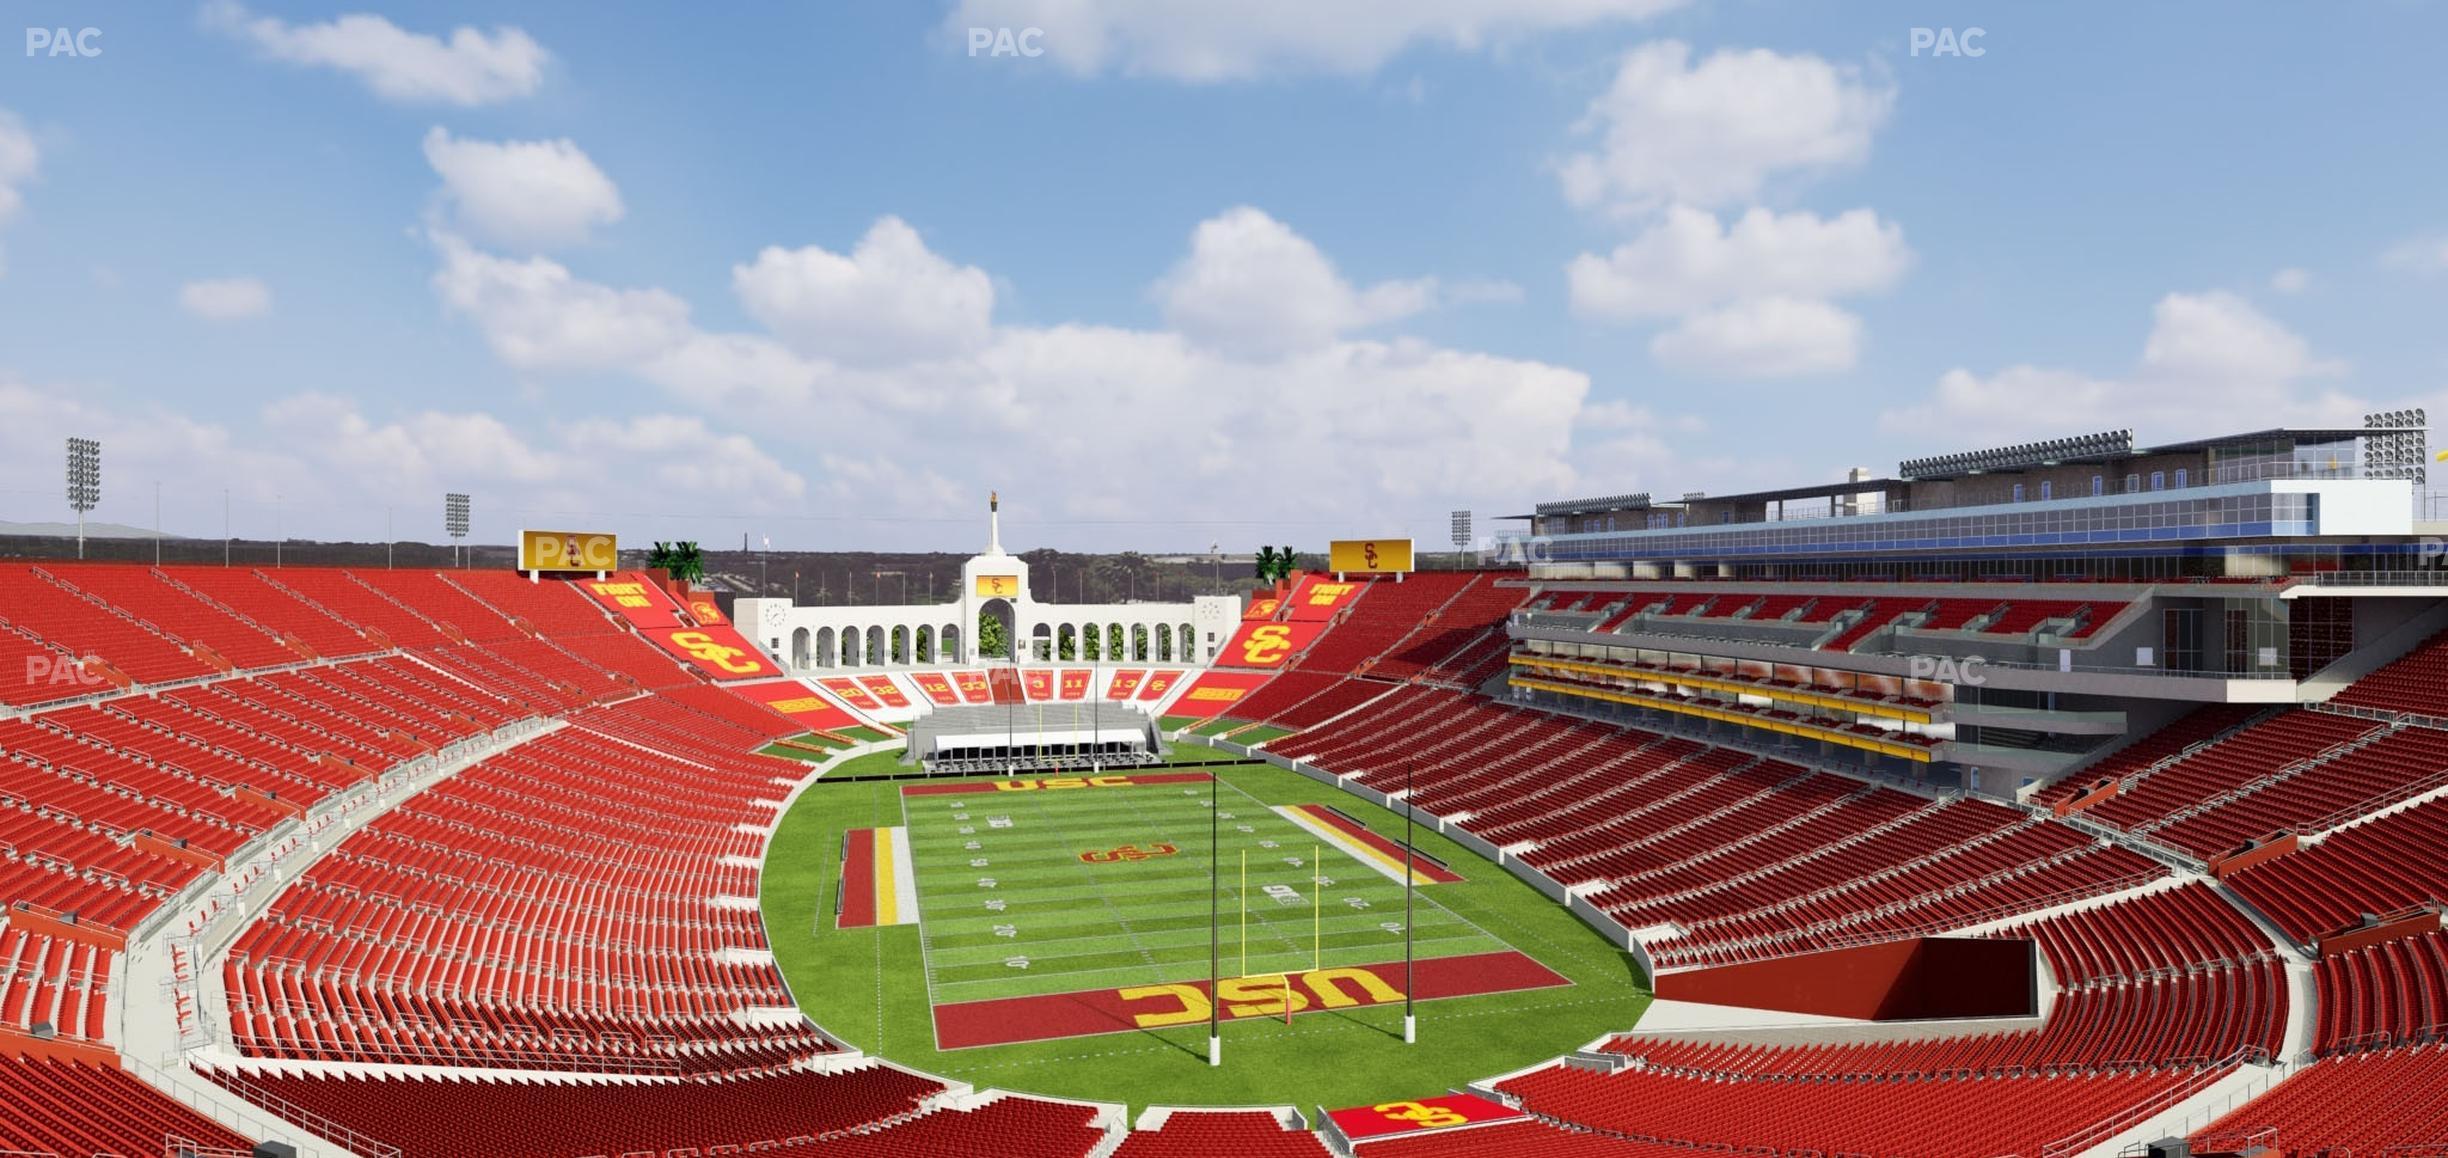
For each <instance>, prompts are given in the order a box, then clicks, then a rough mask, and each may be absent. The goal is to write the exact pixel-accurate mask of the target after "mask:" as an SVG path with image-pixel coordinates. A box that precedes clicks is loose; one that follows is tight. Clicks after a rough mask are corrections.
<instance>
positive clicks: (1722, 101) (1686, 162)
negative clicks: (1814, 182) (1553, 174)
mask: <svg viewBox="0 0 2448 1158" xmlns="http://www.w3.org/2000/svg"><path fill="white" fill-rule="evenodd" d="M1894 105H1895V90H1894V89H1893V88H1892V87H1888V86H1886V85H1883V84H1878V83H1875V82H1873V81H1871V80H1868V79H1866V78H1864V77H1863V76H1862V74H1861V70H1860V69H1858V68H1856V67H1853V66H1850V65H1838V64H1833V63H1830V62H1829V61H1826V60H1824V59H1821V58H1819V57H1817V56H1812V55H1809V54H1796V55H1791V56H1787V55H1782V54H1779V53H1775V52H1771V51H1768V50H1766V49H1750V50H1745V51H1736V50H1731V49H1729V50H1725V51H1721V52H1717V53H1714V54H1712V55H1710V56H1709V57H1708V58H1707V59H1705V60H1702V61H1700V62H1699V63H1698V64H1696V65H1695V64H1693V63H1692V62H1691V47H1690V46H1689V45H1687V44H1684V43H1682V42H1680V41H1674V40H1661V41H1654V42H1651V43H1648V44H1643V45H1641V46H1639V47H1637V48H1635V49H1633V50H1632V51H1631V52H1629V53H1627V54H1626V55H1625V57H1624V60H1623V64H1622V66H1621V67H1620V68H1619V69H1618V70H1617V72H1616V74H1615V80H1614V83H1613V84H1612V85H1610V86H1609V87H1608V89H1607V91H1606V92H1605V93H1603V94H1601V95H1600V96H1599V97H1598V98H1597V99H1596V100H1594V101H1592V102H1591V103H1590V107H1589V112H1588V114H1587V115H1586V116H1585V117H1584V118H1583V120H1582V123H1581V129H1582V131H1584V132H1590V133H1595V134H1596V135H1597V136H1598V144H1597V147H1596V148H1595V149H1593V150H1591V151H1588V152H1583V153H1577V154H1574V155H1573V156H1571V157H1569V158H1567V159H1565V161H1564V162H1563V163H1562V165H1561V166H1560V167H1559V176H1560V177H1561V178H1562V181H1563V186H1564V193H1565V196H1566V197H1567V198H1569V199H1570V200H1571V201H1572V203H1573V204H1575V205H1578V206H1582V207H1584V208H1606V209H1610V210H1614V211H1618V212H1648V211H1651V210H1655V209H1657V208H1660V207H1662V206H1664V205H1667V204H1671V203H1675V202H1683V203H1689V204H1693V205H1700V206H1716V205H1724V204H1731V203H1741V202H1746V201H1752V200H1756V199H1758V198H1759V196H1760V194H1761V192H1762V191H1763V189H1764V187H1765V186H1766V185H1767V183H1768V182H1769V180H1770V179H1771V178H1773V177H1777V176H1779V175H1784V174H1807V173H1817V172H1824V171H1827V170H1831V169H1838V168H1844V167H1849V166H1853V165H1858V164H1860V163H1862V162H1863V161H1864V160H1865V159H1867V158H1868V157H1869V155H1870V141H1871V137H1872V136H1873V135H1874V134H1875V133H1876V132H1877V131H1878V129H1879V127H1880V126H1881V125H1883V124H1884V123H1885V122H1886V120H1887V116H1888V113H1889V112H1890V111H1891V110H1892V109H1893V107H1894Z"/></svg>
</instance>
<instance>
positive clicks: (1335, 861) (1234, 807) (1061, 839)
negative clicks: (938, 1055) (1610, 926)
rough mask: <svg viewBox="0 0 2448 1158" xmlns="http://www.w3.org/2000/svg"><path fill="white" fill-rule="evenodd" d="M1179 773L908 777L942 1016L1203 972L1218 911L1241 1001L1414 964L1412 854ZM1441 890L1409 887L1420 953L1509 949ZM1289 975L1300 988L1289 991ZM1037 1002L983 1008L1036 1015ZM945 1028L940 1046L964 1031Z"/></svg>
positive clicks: (1218, 942)
mask: <svg viewBox="0 0 2448 1158" xmlns="http://www.w3.org/2000/svg"><path fill="white" fill-rule="evenodd" d="M1175 775H1176V776H1178V777H1180V779H1173V778H1167V777H1156V778H1155V779H1157V780H1158V782H1155V783H1141V781H1143V780H1148V779H1150V777H1144V776H1140V777H1122V776H1115V777H1099V778H1096V779H1093V780H1091V779H1089V778H1085V777H1069V778H1059V779H1056V778H1048V779H1020V780H1011V781H991V782H984V783H982V784H978V785H972V786H971V787H978V788H982V789H983V790H981V791H969V792H947V791H939V790H940V789H942V788H945V787H949V786H944V785H924V784H921V785H909V786H904V787H903V789H902V798H901V806H902V812H903V816H904V819H905V824H906V828H907V830H908V833H909V844H910V856H911V860H912V862H913V863H914V865H915V867H916V873H917V889H918V905H919V926H920V927H919V936H920V940H921V943H922V946H923V948H924V953H925V961H926V980H927V989H928V998H929V1002H930V1004H932V1005H933V1006H934V1007H935V1008H936V1009H937V1010H938V1011H939V1016H940V1015H941V1014H942V1012H943V1011H944V1010H945V1009H946V1007H954V1006H964V1005H968V1004H970V1003H974V1002H985V1001H993V1000H994V999H999V998H1015V997H1029V996H1040V995H1050V994H1103V993H1109V992H1114V991H1120V990H1132V989H1137V988H1141V987H1151V986H1159V985H1163V984H1166V983H1177V982H1203V981H1205V980H1206V979H1207V978H1208V975H1209V969H1210V967H1211V960H1210V952H1211V949H1210V929H1211V921H1212V927H1213V928H1214V930H1215V934H1216V935H1215V938H1214V942H1215V952H1217V953H1218V954H1219V955H1220V957H1221V961H1220V963H1217V966H1216V967H1218V968H1220V969H1221V971H1222V975H1223V976H1224V977H1226V978H1233V979H1250V980H1249V983H1247V984H1244V985H1241V986H1239V987H1238V988H1239V989H1240V990H1241V991H1243V992H1244V993H1246V994H1248V995H1249V997H1250V1000H1247V1001H1242V1002H1239V1003H1238V1004H1241V1005H1244V1006H1249V1005H1256V1006H1261V1007H1270V1008H1272V1009H1274V1010H1276V1011H1278V1012H1280V1011H1281V1010H1282V1007H1283V1006H1284V1005H1285V1004H1286V1002H1287V1001H1291V1002H1293V1003H1294V1004H1295V1009H1296V1011H1299V1012H1306V1010H1300V1009H1299V1008H1298V1006H1299V1004H1301V1003H1308V1004H1310V1005H1311V1007H1312V1008H1322V1005H1321V1003H1318V1002H1315V1001H1313V1000H1311V997H1312V995H1311V994H1309V993H1307V992H1305V991H1303V990H1301V989H1300V988H1298V986H1299V985H1300V982H1299V981H1298V980H1296V979H1297V978H1299V977H1300V976H1301V975H1304V974H1313V973H1316V972H1318V971H1321V970H1330V969H1340V968H1350V967H1367V966H1384V965H1389V964H1399V963H1400V962H1401V961H1402V959H1403V902H1404V896H1403V886H1402V882H1401V879H1400V867H1399V866H1400V862H1401V857H1400V853H1399V851H1397V852H1396V854H1395V856H1394V857H1393V860H1394V862H1395V864H1394V866H1392V871H1391V872H1390V873H1389V871H1387V869H1388V866H1385V865H1383V864H1381V863H1375V862H1373V861H1370V860H1364V859H1362V857H1361V856H1360V855H1355V853H1354V852H1353V851H1351V850H1349V849H1347V848H1345V847H1343V846H1341V845H1339V844H1338V843H1337V842H1336V841H1335V840H1334V839H1333V837H1331V836H1327V835H1321V834H1319V833H1317V832H1314V831H1312V830H1311V829H1309V828H1305V827H1303V826H1302V825H1301V824H1299V823H1296V822H1295V821H1294V820H1292V819H1290V818H1288V817H1287V816H1285V815H1284V814H1283V813H1280V812H1277V811H1276V810H1275V809H1274V808H1272V807H1270V806H1269V805H1268V804H1266V802H1264V801H1262V800H1260V799H1258V798H1257V797H1255V796H1252V795H1250V794H1248V793H1246V792H1243V791H1240V790H1238V789H1236V788H1234V787H1233V786H1232V784H1231V783H1230V782H1229V781H1217V780H1214V779H1210V778H1208V777H1206V775H1205V774H1204V773H1178V774H1175ZM1049 785H1052V786H1049ZM1211 812H1212V813H1213V821H1212V823H1211V822H1210V813H1211ZM1330 831H1331V830H1330ZM1338 835H1341V834H1338ZM1211 841H1212V842H1213V843H1214V846H1215V847H1214V850H1213V851H1214V857H1213V859H1212V860H1211V859H1210V849H1209V844H1210V842H1211ZM1420 867H1422V868H1427V867H1431V866H1420ZM1211 871H1213V874H1214V875H1212V876H1211ZM1422 875H1425V874H1422ZM1211 881H1212V883H1213V884H1214V891H1213V893H1212V894H1211V893H1210V884H1211ZM1437 887H1439V886H1437V885H1434V884H1429V885H1426V886H1425V887H1420V888H1417V889H1415V890H1414V893H1413V897H1412V910H1413V923H1414V932H1413V942H1414V943H1413V950H1414V952H1415V953H1416V955H1417V956H1418V957H1419V958H1420V959H1423V960H1425V959H1429V958H1449V957H1460V956H1465V955H1485V954H1498V953H1505V952H1509V951H1510V950H1511V949H1512V946H1510V945H1508V944H1506V943H1505V942H1504V941H1503V940H1502V939H1501V938H1499V937H1497V936H1495V935H1494V934H1491V933H1489V932H1487V931H1486V930H1484V929H1481V928H1479V927H1478V926H1476V925H1474V924H1472V923H1471V922H1469V921H1468V920H1465V919H1464V918H1462V917H1459V916H1456V915H1455V914H1454V913H1452V912H1450V911H1448V910H1447V909H1446V908H1444V907H1443V906H1442V905H1439V904H1437V903H1436V898H1435V893H1436V889H1437ZM1211 895H1212V897H1213V899H1214V904H1213V906H1212V911H1211V905H1210V897H1211ZM1279 978H1280V980H1278V979H1279ZM1554 983H1557V984H1563V983H1565V982H1564V981H1563V980H1562V979H1561V978H1556V979H1555V981H1554ZM1286 984H1291V985H1293V986H1294V987H1295V993H1296V994H1298V996H1297V997H1296V998H1285V997H1284V996H1282V992H1283V989H1284V988H1285V985H1286ZM1229 996H1230V994H1229V993H1228V997H1229ZM1346 996H1352V997H1353V999H1354V1000H1355V1001H1357V1000H1359V999H1360V998H1361V997H1363V996H1365V994H1360V995H1346ZM1162 997H1163V995H1161V994H1146V995H1143V996H1142V997H1140V998H1139V999H1138V1000H1143V1001H1159V1000H1160V999H1161V998H1162ZM1115 1004H1117V1005H1123V1004H1126V1003H1123V1002H1119V1001H1117V1002H1115ZM1030 1008H1031V1007H1030V1006H1027V1005H1023V1004H1017V1003H1003V1004H998V1005H994V1006H989V1007H985V1008H984V1009H982V1010H981V1013H988V1012H991V1013H994V1014H998V1015H1004V1016H1021V1017H1025V1016H1026V1012H1025V1011H1027V1010H1028V1009H1030ZM1163 1012H1171V1011H1170V1010H1160V1012H1159V1014H1158V1015H1159V1016H1161V1015H1162V1013H1163ZM1133 1016H1134V1017H1135V1016H1137V1015H1135V1014H1134V1015H1133ZM1136 1027H1137V1026H1136V1024H1135V1022H1134V1023H1130V1024H1115V1025H1113V1028H1114V1029H1116V1030H1121V1029H1126V1028H1136ZM938 1031H939V1032H938V1034H937V1037H938V1041H939V1043H940V1044H943V1045H947V1046H950V1045H955V1044H956V1043H957V1042H958V1041H960V1040H961V1039H959V1038H958V1037H956V1036H955V1035H953V1034H951V1033H947V1032H944V1027H943V1026H941V1025H939V1026H938Z"/></svg>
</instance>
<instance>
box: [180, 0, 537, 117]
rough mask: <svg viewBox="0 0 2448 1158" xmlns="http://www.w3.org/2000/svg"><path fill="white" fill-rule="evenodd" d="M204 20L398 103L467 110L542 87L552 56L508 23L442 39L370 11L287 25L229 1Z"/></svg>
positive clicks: (276, 55)
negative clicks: (350, 79)
mask: <svg viewBox="0 0 2448 1158" xmlns="http://www.w3.org/2000/svg"><path fill="white" fill-rule="evenodd" d="M204 23H205V26H206V27H208V28H213V29H217V30H219V31H221V32H224V33H226V34H228V35H231V36H234V37H236V38H238V39H240V40H242V41H245V42H246V43H248V44H251V45H253V46H255V48H256V50H257V51H259V52H261V53H263V54H264V55H265V56H267V57H270V58H271V59H274V60H278V61H282V62H285V63H288V64H297V65H306V66H310V67H315V68H329V69H334V70H336V71H339V72H343V73H347V74H348V75H350V76H353V77H355V78H357V79H358V80H359V81H361V82H363V83H364V84H365V86H366V87H367V88H369V89H372V90H373V91H374V93H375V95H377V96H380V97H382V98H383V99H385V100H389V101H395V102H398V103H401V104H447V105H458V106H460V107H462V108H468V107H474V106H477V105H488V104H497V103H500V102H502V101H507V100H512V99H515V98H518V97H524V96H529V95H532V94H533V93H534V92H535V91H536V89H537V88H539V87H541V86H542V85H543V83H544V67H545V65H546V63H547V62H549V61H550V60H551V54H550V53H547V52H545V51H544V48H543V46H542V45H539V44H537V43H536V42H535V39H534V38H533V37H531V36H529V35H527V33H526V32H524V31H522V30H520V29H517V28H513V27H509V26H503V27H499V28H495V29H494V30H493V31H492V32H491V33H485V32H481V31H478V30H477V29H474V28H469V27H465V26H462V27H459V28H456V29H453V30H452V31H451V34H450V39H449V40H448V41H444V40H442V39H440V38H438V37H435V36H431V35H428V34H425V33H421V32H409V31H407V30H406V29H403V28H401V27H399V26H398V25H396V24H393V23H391V22H390V21H389V20H386V19H384V18H382V17H380V16H376V15H373V14H370V13H357V14H353V15H348V16H341V17H338V18H336V19H333V20H327V21H325V22H323V23H321V24H290V23H288V22H286V21H283V20H280V19H278V18H277V17H271V16H257V15H255V14H253V13H251V12H248V11H247V10H246V9H245V8H244V7H241V6H240V5H238V4H236V3H232V2H229V0H214V2H211V3H207V4H206V5H205V7H204Z"/></svg>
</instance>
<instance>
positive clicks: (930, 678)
mask: <svg viewBox="0 0 2448 1158" xmlns="http://www.w3.org/2000/svg"><path fill="white" fill-rule="evenodd" d="M910 679H911V680H913V681H915V682H916V683H917V685H918V690H919V691H921V692H924V693H926V698H928V699H930V700H933V701H935V703H936V706H938V707H945V708H950V707H957V706H959V704H960V693H959V692H956V691H953V690H952V681H951V680H948V679H946V678H944V674H943V673H942V672H939V671H914V672H911V673H910Z"/></svg>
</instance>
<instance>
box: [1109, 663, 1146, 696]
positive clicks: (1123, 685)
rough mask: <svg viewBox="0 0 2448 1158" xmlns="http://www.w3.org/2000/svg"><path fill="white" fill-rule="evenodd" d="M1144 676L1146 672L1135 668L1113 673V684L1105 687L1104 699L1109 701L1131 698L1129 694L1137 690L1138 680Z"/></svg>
mask: <svg viewBox="0 0 2448 1158" xmlns="http://www.w3.org/2000/svg"><path fill="white" fill-rule="evenodd" d="M1146 675H1147V672H1146V671H1144V670H1142V669H1139V668H1135V667H1126V668H1122V669H1120V670H1118V671H1116V672H1114V677H1113V682H1112V683H1109V684H1106V685H1105V698H1106V699H1109V700H1127V699H1129V698H1131V693H1132V692H1135V691H1138V690H1139V681H1140V679H1141V678H1143V677H1145V676H1146Z"/></svg>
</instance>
